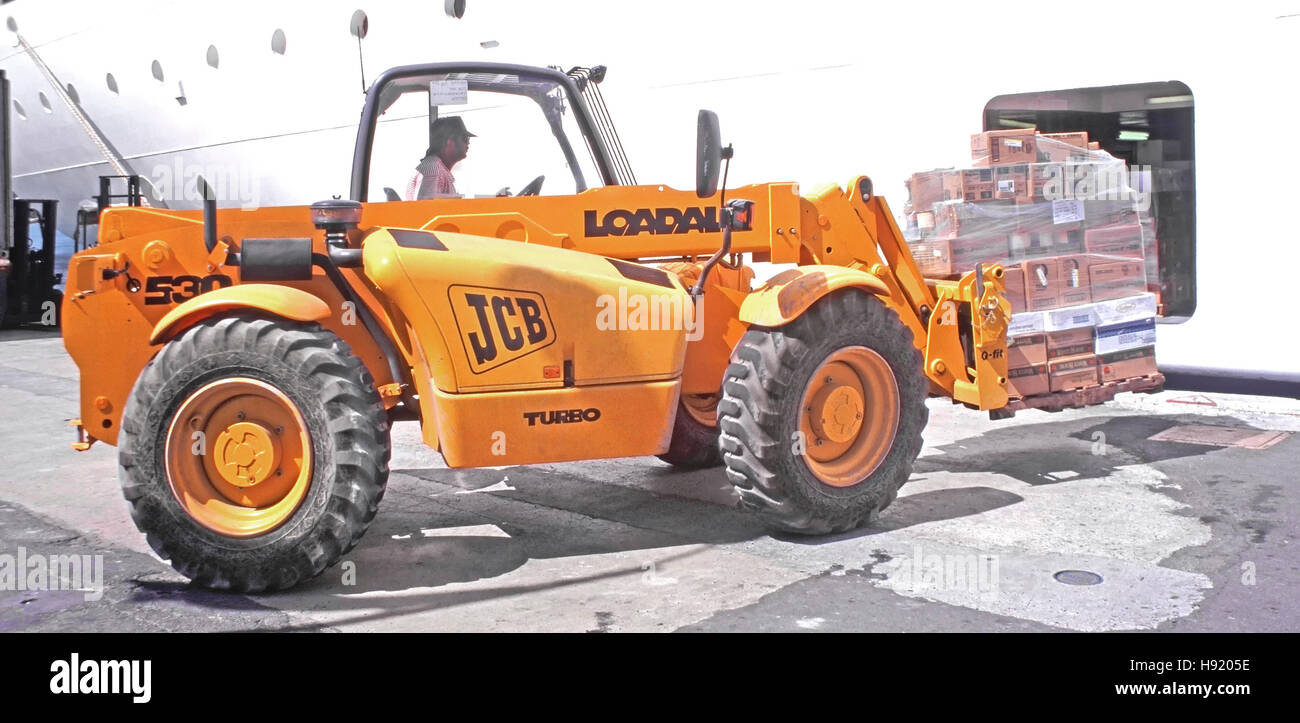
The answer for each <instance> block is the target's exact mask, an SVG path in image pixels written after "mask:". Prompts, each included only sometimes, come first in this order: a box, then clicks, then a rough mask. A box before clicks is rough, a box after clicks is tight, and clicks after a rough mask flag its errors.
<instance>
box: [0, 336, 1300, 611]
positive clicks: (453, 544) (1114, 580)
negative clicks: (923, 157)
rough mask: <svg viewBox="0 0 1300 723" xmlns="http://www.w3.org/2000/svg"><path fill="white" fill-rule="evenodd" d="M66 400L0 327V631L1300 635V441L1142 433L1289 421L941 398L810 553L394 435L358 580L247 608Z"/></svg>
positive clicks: (671, 491) (50, 374)
mask: <svg viewBox="0 0 1300 723" xmlns="http://www.w3.org/2000/svg"><path fill="white" fill-rule="evenodd" d="M104 353H105V354H106V355H107V354H111V353H112V350H109V349H106V350H104ZM77 399H78V389H77V370H76V367H75V366H74V365H73V364H72V362H71V360H70V359H69V358H68V357H67V355H66V354H65V353H64V351H63V347H62V342H61V341H60V339H59V338H58V337H57V336H56V335H54V334H50V333H47V332H38V331H31V332H27V331H10V332H0V410H3V415H2V416H0V588H5V589H0V631H17V630H33V631H99V630H107V631H136V630H152V631H173V630H174V631H192V630H194V631H197V630H203V631H208V630H302V631H462V630H463V631H481V630H487V631H552V630H554V631H591V632H616V631H673V630H691V631H732V630H734V631H814V630H824V631H832V630H833V631H1049V630H1051V631H1054V630H1059V631H1069V630H1080V631H1112V630H1114V631H1123V630H1147V631H1150V630H1155V631H1171V632H1184V631H1198V632H1202V631H1297V630H1300V615H1298V614H1297V604H1296V602H1295V601H1296V600H1298V599H1300V549H1298V545H1297V543H1296V540H1297V531H1298V528H1300V502H1297V495H1296V494H1295V488H1296V485H1297V479H1298V478H1300V472H1297V464H1298V463H1300V436H1296V435H1291V434H1285V435H1281V438H1280V440H1279V439H1277V438H1274V439H1273V440H1270V441H1273V444H1272V445H1271V446H1268V447H1267V448H1263V449H1250V448H1244V447H1223V446H1214V445H1208V444H1200V443H1192V442H1189V441H1186V440H1182V441H1169V440H1161V439H1151V438H1152V437H1153V436H1155V435H1159V434H1161V433H1166V434H1174V435H1175V436H1176V437H1179V436H1181V431H1182V428H1183V427H1185V426H1188V425H1208V426H1211V427H1214V428H1217V429H1215V430H1211V431H1212V432H1218V433H1231V432H1232V431H1234V430H1252V429H1253V430H1275V431H1281V432H1287V433H1291V432H1296V431H1300V402H1297V401H1296V400H1284V399H1276V398H1267V397H1246V396H1234V395H1221V394H1211V395H1198V394H1192V393H1187V392H1165V393H1162V394H1158V395H1149V396H1147V395H1143V396H1136V395H1130V394H1126V395H1121V396H1120V397H1119V398H1117V399H1116V400H1115V401H1114V402H1112V403H1110V404H1107V405H1104V406H1100V407H1094V408H1090V409H1086V410H1075V411H1066V412H1060V413H1057V414H1047V413H1044V412H1022V413H1020V414H1018V415H1017V417H1016V418H1014V419H1011V420H1006V421H999V422H991V421H989V420H988V419H987V418H986V416H984V415H980V414H979V413H976V412H972V411H969V410H966V409H964V408H962V407H958V406H954V405H952V404H950V403H948V402H946V401H944V400H940V399H932V400H930V402H929V404H930V425H929V427H928V429H927V431H926V435H925V437H926V446H925V448H924V450H923V451H922V453H921V458H920V459H919V460H918V461H917V463H916V467H915V471H914V474H913V475H912V479H911V481H910V482H909V483H908V484H907V485H906V486H905V487H904V488H903V490H902V493H901V495H900V497H899V499H898V501H897V502H896V503H895V504H894V505H893V506H892V507H890V508H889V509H888V510H887V511H886V512H885V513H884V514H883V515H882V516H881V519H880V520H879V522H878V523H877V524H875V525H873V526H871V527H868V528H864V529H859V530H856V531H854V532H851V533H847V534H842V535H838V536H833V537H822V538H812V539H803V538H790V537H784V536H774V535H771V534H769V533H768V532H767V530H765V528H764V527H763V526H762V525H761V524H759V523H758V522H757V521H756V520H755V519H754V518H752V517H750V516H748V515H747V514H745V513H743V512H740V511H738V510H736V509H734V504H735V498H734V496H733V493H732V492H731V490H730V488H729V486H728V483H727V481H726V477H725V475H724V474H723V473H722V472H721V471H720V470H717V469H714V470H706V471H701V472H687V473H683V472H677V471H675V470H673V469H672V468H670V467H668V466H667V465H665V464H663V463H661V462H659V461H658V460H657V459H654V458H635V459H617V460H605V461H595V462H582V463H568V464H554V465H538V466H532V467H513V468H503V469H474V470H459V471H455V470H448V469H446V468H445V466H444V465H443V464H442V461H441V458H440V457H439V455H438V454H437V453H436V452H433V451H431V450H429V449H427V448H425V447H423V446H422V445H421V444H420V443H419V439H418V430H417V429H416V428H415V427H414V425H413V424H412V423H401V424H399V425H398V426H397V428H396V430H395V433H394V435H395V439H394V442H395V444H394V459H393V464H392V469H393V472H392V475H391V477H390V479H389V483H388V492H387V495H386V497H385V499H384V502H383V505H382V506H381V508H380V512H379V516H378V517H377V518H376V520H375V522H374V523H373V524H372V525H371V527H370V530H369V532H367V534H366V536H365V538H364V539H363V540H362V541H361V543H360V545H359V546H358V547H357V548H356V549H355V550H353V551H352V552H351V553H350V554H349V555H348V556H347V557H346V558H345V559H344V563H343V564H340V565H338V566H335V567H332V568H330V569H329V570H327V571H326V572H325V573H324V574H323V575H321V576H320V577H319V578H316V579H315V580H312V581H310V582H308V583H306V584H303V585H301V586H299V587H298V588H295V589H293V590H291V591H289V592H285V593H279V594H274V595H257V596H242V595H231V594H220V593H213V592H207V591H202V590H197V589H192V588H191V587H190V586H189V585H188V584H187V583H186V581H185V580H184V578H182V577H181V576H180V575H179V574H177V573H175V572H174V571H173V570H172V569H171V568H170V566H168V565H167V564H166V563H164V562H162V561H161V560H159V559H158V558H157V557H156V556H155V555H154V554H153V552H152V551H151V550H150V549H149V547H148V545H147V544H145V541H144V537H143V535H142V534H140V533H139V532H138V531H137V530H136V529H135V527H134V525H133V524H132V523H131V520H130V517H129V515H128V513H127V509H126V504H125V502H124V501H123V500H122V496H121V491H120V489H119V487H118V481H117V468H116V459H115V455H116V450H115V449H114V448H112V447H108V446H105V445H102V444H100V445H95V446H94V447H93V448H92V449H91V450H90V451H88V452H82V453H78V452H74V451H72V450H71V449H70V448H69V444H68V443H69V442H70V441H71V440H72V429H71V428H70V427H68V426H67V422H66V420H67V419H69V418H71V417H75V416H77ZM1257 437H1259V436H1258V435H1257ZM1259 439H1262V437H1259ZM1257 441H1258V439H1257ZM20 553H21V554H22V555H23V556H25V557H26V558H27V559H28V560H30V559H32V556H33V555H39V556H43V557H42V558H41V559H49V557H48V556H52V555H78V556H82V555H85V556H89V558H87V559H88V560H93V559H98V560H101V561H102V566H103V567H102V571H103V572H102V578H99V579H100V580H102V586H100V585H90V584H89V583H87V582H86V581H84V580H83V581H82V582H83V587H92V588H94V589H95V590H97V592H96V591H85V590H69V589H49V588H59V587H62V588H67V587H68V585H67V584H66V583H61V584H57V585H56V584H53V583H49V584H46V585H45V586H44V587H45V588H47V589H43V590H36V591H32V590H24V589H17V588H19V587H25V584H24V585H21V586H20V585H17V583H16V582H13V581H11V582H9V583H8V584H7V585H6V583H5V577H4V574H3V571H4V565H5V561H6V556H8V559H9V560H11V562H10V563H9V564H10V565H14V564H15V562H12V561H14V560H17V559H18V555H19V554H20ZM96 556H102V557H96ZM88 569H89V568H88ZM1070 571H1074V572H1070ZM1060 573H1064V574H1060ZM1062 580H1064V582H1063V581H1062ZM1067 582H1092V583H1095V584H1066V583H1067ZM101 593H102V594H101Z"/></svg>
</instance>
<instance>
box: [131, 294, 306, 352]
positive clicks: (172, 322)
mask: <svg viewBox="0 0 1300 723" xmlns="http://www.w3.org/2000/svg"><path fill="white" fill-rule="evenodd" d="M231 309H255V310H257V311H264V312H266V313H268V314H272V315H275V316H280V317H283V318H286V319H292V320H294V321H320V320H321V319H325V318H328V317H329V316H330V307H329V305H328V304H326V303H325V302H324V301H322V300H321V299H320V297H318V296H315V295H314V294H309V293H307V292H306V291H302V290H300V289H295V288H292V287H289V286H281V285H278V284H239V285H237V286H227V287H225V288H221V289H215V290H213V291H209V292H207V293H206V294H202V295H200V296H196V297H194V298H193V299H190V300H189V301H186V302H184V303H182V304H181V305H180V306H177V307H176V308H175V309H172V310H171V311H169V312H167V314H166V315H164V316H163V318H161V319H159V320H158V323H157V324H155V325H154V327H153V332H152V333H151V334H150V335H149V343H150V344H162V343H164V342H166V341H168V340H170V339H171V338H172V337H174V336H176V335H177V334H179V333H181V332H182V331H184V330H185V329H188V328H189V327H191V326H193V325H194V324H196V323H198V322H200V321H203V320H204V319H207V318H209V317H212V316H216V315H217V314H220V313H221V312H224V311H229V310H231Z"/></svg>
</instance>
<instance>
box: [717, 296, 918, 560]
mask: <svg viewBox="0 0 1300 723" xmlns="http://www.w3.org/2000/svg"><path fill="white" fill-rule="evenodd" d="M912 339H913V337H912V332H911V330H909V329H908V328H907V326H906V325H904V324H903V322H902V321H901V320H900V319H899V318H898V315H897V314H896V313H895V312H893V311H892V310H890V309H889V308H888V307H886V306H885V305H884V303H883V302H881V301H880V300H879V299H877V298H875V297H874V296H870V295H868V294H866V293H864V292H861V291H858V290H856V289H842V290H838V291H834V292H831V293H830V294H828V295H827V296H825V297H823V298H822V299H821V300H819V301H818V302H817V303H815V304H814V305H813V306H812V307H811V308H809V309H808V311H807V312H805V313H804V314H803V315H802V316H800V317H799V318H798V319H795V320H794V321H792V322H790V323H789V324H787V325H785V326H783V327H779V328H758V327H754V328H751V329H750V330H749V331H748V332H746V333H745V336H744V337H743V338H742V339H741V342H740V344H739V345H737V347H736V350H735V352H734V353H733V354H732V358H731V365H730V366H729V367H728V368H727V374H726V378H725V380H724V384H723V398H722V402H721V404H720V405H719V420H720V426H721V427H722V450H723V458H724V460H725V463H726V465H727V477H728V478H729V479H730V480H731V482H732V484H733V486H734V487H735V488H736V490H737V492H738V493H739V494H740V498H741V504H742V506H744V507H746V508H748V509H750V510H753V511H754V512H756V513H758V514H759V515H761V516H762V517H764V518H765V519H767V520H768V521H769V522H771V523H772V524H774V525H776V526H777V527H779V528H781V529H783V530H786V531H790V532H797V533H803V534H825V533H831V532H839V531H842V530H847V529H851V528H853V527H857V526H859V525H861V524H864V523H866V522H869V521H871V520H872V519H874V518H875V516H876V515H877V514H878V513H879V512H880V511H881V510H883V509H885V508H886V507H888V506H889V504H890V503H892V502H893V501H894V499H895V498H896V497H897V495H898V489H899V487H901V486H902V485H903V483H904V482H906V481H907V478H908V477H909V476H910V475H911V471H912V463H913V461H914V460H915V459H916V456H917V455H918V454H919V453H920V450H921V432H922V430H923V429H924V428H925V423H926V421H927V419H928V416H929V412H928V410H927V409H926V406H925V399H926V395H927V392H928V383H927V381H926V378H925V375H924V374H923V373H922V357H921V353H920V351H918V350H917V349H916V347H915V346H913V343H912ZM837 360H838V361H837ZM828 365H830V366H828ZM835 365H838V366H835ZM854 365H858V366H854ZM828 369H833V370H834V374H833V375H832V374H828V373H827V370H828ZM850 372H852V373H850ZM814 375H817V376H816V377H815V376H814ZM831 376H838V377H839V378H840V379H841V381H839V382H836V384H839V385H843V384H845V382H844V381H842V380H844V379H845V378H849V379H852V378H854V377H856V381H855V382H854V384H856V386H855V387H853V388H854V389H856V392H854V391H841V388H842V387H834V386H832V385H831V384H830V377H831ZM823 382H825V383H823ZM837 395H838V396H837ZM855 396H856V399H857V401H856V402H853V401H852V400H853V398H854V397H855ZM814 397H815V398H816V400H817V402H816V403H812V402H811V401H810V400H812V399H813V398H814ZM839 398H843V399H844V400H848V401H847V402H836V400H837V399H839ZM836 403H839V404H840V406H842V407H844V408H845V409H847V410H848V412H847V417H846V419H845V421H843V422H842V424H843V426H841V427H837V428H835V429H831V427H830V426H827V425H826V419H827V418H829V417H828V416H827V413H826V411H825V410H831V412H832V413H834V412H835V410H838V409H839V407H836V406H834V405H835V404H836ZM818 405H820V406H818ZM813 407H817V408H818V411H817V412H816V414H818V415H821V417H820V418H819V419H818V420H817V421H818V423H820V424H821V425H822V426H820V427H818V429H819V430H820V431H818V432H817V433H815V434H808V433H807V431H808V430H810V429H812V427H811V426H810V424H811V422H810V420H811V419H812V417H813V416H814V415H813V414H810V413H809V409H811V408H813ZM854 410H856V411H857V412H858V420H861V421H858V422H855V421H854V419H853V412H854ZM832 416H833V414H832ZM854 424H858V425H860V426H858V427H857V428H856V430H857V431H856V432H854V431H852V430H853V425H854ZM827 430H831V431H829V432H828V431H827ZM814 437H818V438H820V437H837V438H841V439H839V440H837V439H830V438H828V439H823V440H822V442H824V443H825V446H823V445H820V444H818V443H817V439H814ZM814 445H816V452H814ZM836 445H840V447H836ZM832 447H834V448H836V449H839V448H843V449H845V450H846V451H845V452H844V453H843V455H842V456H841V457H839V458H832V459H829V460H822V461H818V460H816V459H814V458H813V457H812V454H814V453H817V452H821V451H822V450H826V449H829V448H832ZM822 456H824V457H825V456H827V455H825V454H823V455H822ZM859 463H861V464H860V465H859Z"/></svg>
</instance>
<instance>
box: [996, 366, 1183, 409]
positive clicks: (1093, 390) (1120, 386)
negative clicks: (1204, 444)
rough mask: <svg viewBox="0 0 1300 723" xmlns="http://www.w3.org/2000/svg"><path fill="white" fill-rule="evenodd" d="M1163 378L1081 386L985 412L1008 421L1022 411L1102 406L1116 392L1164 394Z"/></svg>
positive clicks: (1010, 403)
mask: <svg viewBox="0 0 1300 723" xmlns="http://www.w3.org/2000/svg"><path fill="white" fill-rule="evenodd" d="M1164 388H1165V375H1163V374H1161V373H1159V372H1157V373H1155V374H1151V375H1148V376H1145V377H1134V378H1132V379H1125V380H1123V381H1118V382H1106V383H1105V384H1101V385H1099V386H1095V387H1085V388H1083V389H1075V390H1074V391H1069V392H1052V393H1050V394H1039V395H1036V396H1033V397H1025V398H1023V399H1012V400H1010V401H1008V402H1007V406H1005V407H1003V408H1001V409H991V410H989V419H1010V418H1011V417H1014V416H1015V415H1016V412H1019V411H1021V410H1023V409H1041V410H1043V411H1045V412H1059V411H1061V410H1062V409H1079V408H1081V407H1089V406H1092V405H1094V404H1104V403H1106V402H1109V401H1110V400H1112V399H1114V398H1115V395H1116V394H1119V393H1120V392H1137V393H1143V394H1155V393H1156V392H1160V391H1164Z"/></svg>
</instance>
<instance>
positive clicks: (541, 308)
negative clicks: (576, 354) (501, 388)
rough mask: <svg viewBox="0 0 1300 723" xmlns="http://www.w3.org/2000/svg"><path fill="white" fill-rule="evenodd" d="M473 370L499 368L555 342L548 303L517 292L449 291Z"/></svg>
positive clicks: (537, 296) (458, 288)
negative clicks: (547, 307)
mask: <svg viewBox="0 0 1300 723" xmlns="http://www.w3.org/2000/svg"><path fill="white" fill-rule="evenodd" d="M447 295H448V297H449V298H450V300H451V308H452V309H453V310H454V311H455V313H456V326H457V327H458V328H459V329H460V337H461V341H462V342H463V343H464V344H465V355H466V357H467V358H468V359H469V368H470V370H471V371H473V372H474V373H475V374H480V373H482V372H485V371H487V370H489V369H493V368H495V367H499V366H501V365H502V364H505V363H507V362H512V361H514V360H516V359H518V358H520V357H523V356H526V355H528V354H531V353H533V352H535V351H537V350H538V349H542V348H544V347H546V346H549V345H550V344H551V342H553V341H555V327H554V325H553V324H552V323H551V315H550V312H548V311H547V309H546V300H545V299H543V298H542V297H541V295H540V294H534V293H533V292H531V291H519V290H516V289H492V288H486V287H482V286H460V285H456V286H452V287H451V288H449V289H448V290H447Z"/></svg>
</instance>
